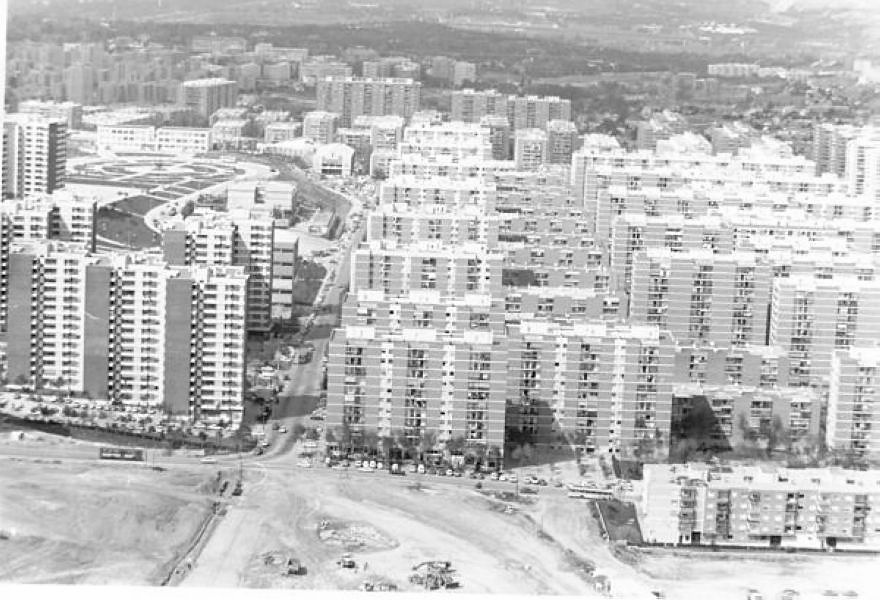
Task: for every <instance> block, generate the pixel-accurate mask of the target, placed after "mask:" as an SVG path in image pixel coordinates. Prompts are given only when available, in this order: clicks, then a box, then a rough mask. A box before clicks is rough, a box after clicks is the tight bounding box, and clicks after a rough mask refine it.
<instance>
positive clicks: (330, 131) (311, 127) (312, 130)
mask: <svg viewBox="0 0 880 600" xmlns="http://www.w3.org/2000/svg"><path fill="white" fill-rule="evenodd" d="M338 126H339V114H338V113H335V112H327V111H324V110H313V111H310V112H307V113H306V114H305V115H303V137H306V138H309V139H310V140H312V141H314V142H315V143H316V144H332V143H333V142H334V141H335V139H336V128H337V127H338Z"/></svg>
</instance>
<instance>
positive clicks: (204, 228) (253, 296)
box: [162, 211, 275, 333]
mask: <svg viewBox="0 0 880 600" xmlns="http://www.w3.org/2000/svg"><path fill="white" fill-rule="evenodd" d="M274 229H275V226H274V223H273V221H272V220H271V219H268V218H256V217H255V216H254V215H252V214H251V213H249V212H246V211H232V212H230V213H209V214H205V215H192V216H190V217H188V218H186V219H185V220H183V221H182V222H179V223H177V224H175V225H174V226H173V227H172V228H170V229H167V230H165V232H164V234H163V241H162V248H163V253H164V257H165V260H166V261H167V262H168V263H169V264H171V265H201V266H233V265H234V266H242V267H244V269H245V272H246V273H247V275H248V281H247V328H248V331H252V332H258V333H265V332H267V331H269V328H270V326H271V319H272V317H271V312H272V308H271V303H272V264H273V240H274Z"/></svg>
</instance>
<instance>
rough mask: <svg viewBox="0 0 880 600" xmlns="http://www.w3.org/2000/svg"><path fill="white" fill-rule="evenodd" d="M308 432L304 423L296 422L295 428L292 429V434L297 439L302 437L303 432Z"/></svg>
mask: <svg viewBox="0 0 880 600" xmlns="http://www.w3.org/2000/svg"><path fill="white" fill-rule="evenodd" d="M305 432H306V427H305V425H303V424H302V423H299V422H297V423H294V425H293V430H291V435H292V436H293V440H294V441H296V440H298V439H300V438H301V437H302V436H303V434H304V433H305Z"/></svg>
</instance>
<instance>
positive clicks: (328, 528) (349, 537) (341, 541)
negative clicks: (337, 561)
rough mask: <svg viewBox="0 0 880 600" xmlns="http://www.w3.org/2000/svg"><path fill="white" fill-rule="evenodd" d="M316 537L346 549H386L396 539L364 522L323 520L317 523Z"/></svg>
mask: <svg viewBox="0 0 880 600" xmlns="http://www.w3.org/2000/svg"><path fill="white" fill-rule="evenodd" d="M318 539H320V540H321V541H322V542H324V543H325V544H330V545H332V546H342V547H344V548H345V549H347V550H387V549H389V548H394V547H395V546H397V540H395V539H393V538H391V537H390V536H388V535H385V534H384V533H382V532H380V531H379V530H378V529H376V528H375V527H373V526H372V525H368V524H366V523H345V522H338V521H337V522H334V521H329V520H326V519H325V520H323V521H321V522H320V523H319V524H318Z"/></svg>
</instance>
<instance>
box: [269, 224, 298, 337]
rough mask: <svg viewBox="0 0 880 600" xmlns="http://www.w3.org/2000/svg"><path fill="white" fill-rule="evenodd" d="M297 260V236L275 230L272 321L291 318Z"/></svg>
mask: <svg viewBox="0 0 880 600" xmlns="http://www.w3.org/2000/svg"><path fill="white" fill-rule="evenodd" d="M298 258H299V235H298V234H296V233H294V232H293V231H291V230H289V229H276V230H275V239H274V241H273V243H272V307H271V313H272V314H271V316H272V319H273V320H274V319H277V320H284V319H291V318H293V283H294V281H295V280H296V267H297V260H298Z"/></svg>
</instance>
